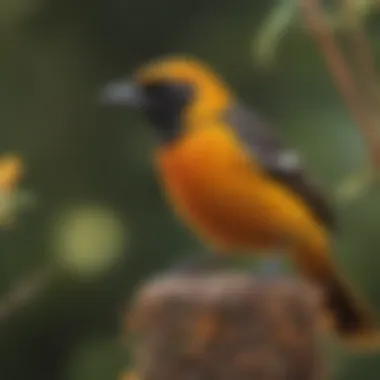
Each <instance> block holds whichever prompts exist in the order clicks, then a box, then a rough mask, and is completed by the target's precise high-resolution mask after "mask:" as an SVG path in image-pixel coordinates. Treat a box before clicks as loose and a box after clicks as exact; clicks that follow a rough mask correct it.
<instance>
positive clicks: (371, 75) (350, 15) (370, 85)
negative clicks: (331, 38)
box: [341, 0, 380, 123]
mask: <svg viewBox="0 0 380 380" xmlns="http://www.w3.org/2000/svg"><path fill="white" fill-rule="evenodd" d="M341 2H342V10H343V12H344V16H345V18H346V22H347V24H348V37H349V42H350V44H351V47H352V53H353V58H355V59H356V63H357V66H358V67H357V68H358V71H359V75H360V78H361V80H362V82H363V86H364V90H365V91H366V94H365V95H366V97H367V99H366V100H367V102H368V104H369V108H370V111H371V112H372V114H373V117H374V120H375V121H376V120H377V121H378V123H379V122H380V113H379V111H378V109H379V106H380V92H379V80H378V76H377V73H376V69H375V63H374V59H373V55H372V51H371V46H370V44H369V42H368V39H367V36H366V33H365V30H364V27H363V22H362V17H361V16H358V14H357V7H356V6H355V3H356V0H354V1H353V0H341Z"/></svg>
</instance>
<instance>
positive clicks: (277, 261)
mask: <svg viewBox="0 0 380 380" xmlns="http://www.w3.org/2000/svg"><path fill="white" fill-rule="evenodd" d="M282 271H283V258H282V257H269V258H268V257H265V258H263V259H262V261H261V263H260V264H259V267H258V271H257V274H258V276H260V277H263V278H268V279H269V278H273V277H278V276H279V275H280V274H281V273H282Z"/></svg>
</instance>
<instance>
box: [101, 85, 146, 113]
mask: <svg viewBox="0 0 380 380" xmlns="http://www.w3.org/2000/svg"><path fill="white" fill-rule="evenodd" d="M144 101H145V99H144V94H143V91H142V89H141V88H140V87H139V86H138V85H136V84H134V83H133V82H126V81H120V82H114V83H109V84H108V85H106V86H105V87H104V88H103V90H101V92H100V102H101V103H102V104H106V105H125V106H129V107H142V106H143V105H144Z"/></svg>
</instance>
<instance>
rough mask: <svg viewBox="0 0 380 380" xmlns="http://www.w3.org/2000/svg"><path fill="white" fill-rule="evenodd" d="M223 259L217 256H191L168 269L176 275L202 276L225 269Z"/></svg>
mask: <svg viewBox="0 0 380 380" xmlns="http://www.w3.org/2000/svg"><path fill="white" fill-rule="evenodd" d="M225 266H226V262H225V260H224V258H223V257H221V256H217V255H209V254H207V255H202V256H199V255H191V256H190V257H186V258H185V259H184V260H181V261H180V262H177V263H176V264H175V265H174V266H173V267H171V268H170V269H169V271H170V272H173V273H176V274H202V273H205V272H206V273H207V272H212V271H216V270H221V269H223V268H225Z"/></svg>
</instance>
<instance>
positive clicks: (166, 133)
mask: <svg viewBox="0 0 380 380" xmlns="http://www.w3.org/2000/svg"><path fill="white" fill-rule="evenodd" d="M192 97H193V88H192V86H191V85H190V84H187V83H179V82H170V81H155V82H152V83H147V84H138V83H134V82H131V83H116V84H110V85H109V86H108V87H107V88H106V90H105V93H104V100H105V101H108V102H110V103H120V104H126V105H129V106H133V107H137V108H139V109H140V110H141V111H143V112H144V114H145V115H146V116H147V118H148V120H149V122H150V124H151V125H152V126H153V128H154V130H155V132H156V134H157V137H158V139H159V140H160V141H161V142H170V141H172V140H174V139H175V138H176V137H177V136H178V135H179V134H180V132H181V125H182V115H183V113H184V111H185V108H186V106H188V105H189V104H190V103H191V101H192Z"/></svg>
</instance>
